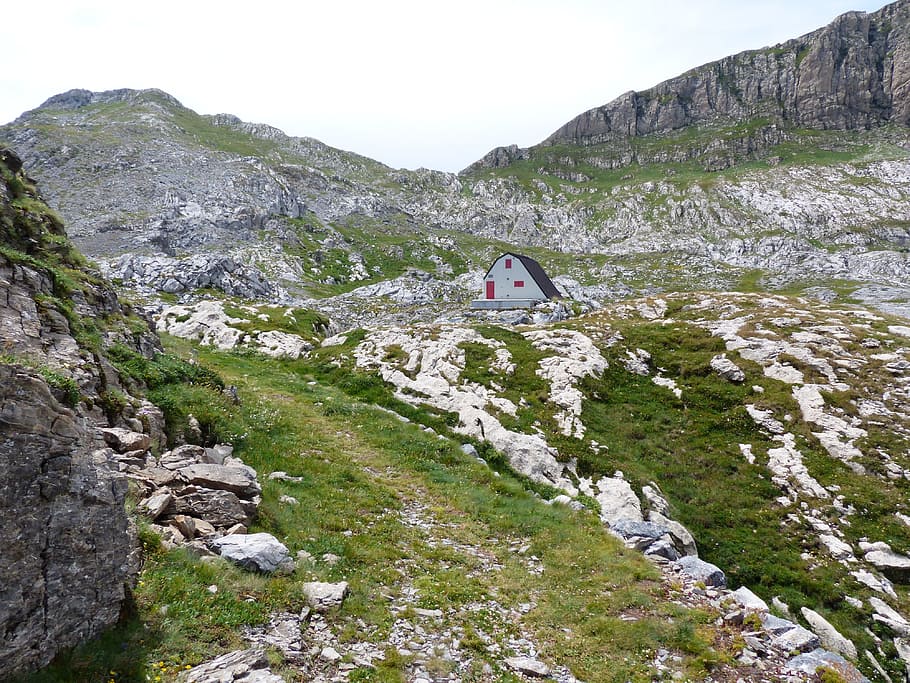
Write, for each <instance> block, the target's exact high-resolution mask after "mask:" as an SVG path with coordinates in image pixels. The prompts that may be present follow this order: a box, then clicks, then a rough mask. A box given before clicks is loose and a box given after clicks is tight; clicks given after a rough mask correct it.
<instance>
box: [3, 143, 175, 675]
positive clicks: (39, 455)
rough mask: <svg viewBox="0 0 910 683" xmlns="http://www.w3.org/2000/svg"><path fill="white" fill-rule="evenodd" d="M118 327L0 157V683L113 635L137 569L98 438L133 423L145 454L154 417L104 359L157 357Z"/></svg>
mask: <svg viewBox="0 0 910 683" xmlns="http://www.w3.org/2000/svg"><path fill="white" fill-rule="evenodd" d="M130 316H131V312H130V311H129V310H128V309H127V308H125V307H124V306H123V305H121V304H120V302H119V301H118V299H117V297H116V295H115V294H114V291H113V290H112V289H111V287H110V286H109V285H106V284H105V283H104V282H103V281H102V280H100V279H99V278H98V277H97V276H96V275H94V274H93V273H91V272H89V271H88V270H87V268H86V267H85V265H84V261H83V260H82V258H81V256H80V255H79V254H78V253H76V252H75V251H74V250H73V248H72V247H71V245H70V244H69V242H68V240H67V238H66V234H65V233H64V230H63V225H62V223H61V221H60V219H59V217H58V216H57V215H56V214H54V212H52V211H51V210H50V209H48V207H47V206H46V205H45V204H44V203H43V201H42V200H41V197H40V195H39V194H38V192H37V189H36V188H35V186H34V184H33V181H32V180H31V179H30V178H28V177H27V176H26V175H25V173H24V172H23V170H22V163H21V161H20V160H19V158H18V157H17V156H16V155H15V154H13V153H12V152H10V151H8V150H3V149H0V545H2V547H3V552H2V553H0V678H4V679H5V678H7V677H8V676H9V675H11V674H13V673H18V672H22V671H28V670H31V669H35V668H38V667H40V666H43V665H45V664H47V663H48V662H50V660H51V659H52V658H53V657H54V655H55V654H56V653H57V652H59V651H60V650H62V649H65V648H69V647H72V646H75V645H77V644H79V643H80V642H82V641H84V640H86V639H89V638H92V637H94V636H96V635H98V634H99V633H100V632H101V631H102V630H104V629H106V628H108V627H110V626H111V625H112V624H114V623H115V622H116V621H117V619H118V617H119V615H120V611H121V606H122V603H123V600H124V598H125V596H126V592H127V590H128V588H129V586H130V584H131V582H132V581H133V579H134V578H135V575H136V573H137V571H138V563H137V561H136V559H137V558H136V555H135V552H134V548H135V531H134V529H133V528H132V526H131V524H130V522H129V520H128V518H127V515H126V512H125V510H124V505H123V503H124V498H125V496H126V492H127V480H126V478H125V477H124V476H123V475H122V474H121V473H120V472H119V468H118V466H117V463H116V462H115V461H114V460H113V459H112V457H111V451H110V449H107V448H105V440H106V439H110V440H114V441H118V442H120V441H121V439H127V435H128V434H129V433H131V430H130V429H126V426H127V425H131V426H132V428H133V429H139V430H144V431H145V433H144V434H142V435H140V436H141V437H142V438H141V441H142V443H143V444H145V445H146V446H149V445H151V444H152V442H153V441H154V442H156V446H157V440H158V438H159V437H160V422H163V420H159V419H158V418H160V412H158V411H156V410H154V409H153V407H152V406H150V405H143V404H141V403H140V401H139V400H138V399H136V400H135V401H127V400H125V394H122V390H123V386H122V384H121V382H120V378H119V376H118V374H117V372H116V370H115V369H114V368H113V366H112V365H111V363H110V361H109V360H108V359H107V357H106V355H105V351H104V348H105V346H106V345H111V344H114V343H118V344H122V345H125V346H127V347H129V348H130V349H131V350H132V351H133V352H135V353H137V354H138V353H143V352H145V353H148V354H151V353H153V352H154V351H155V349H156V347H157V338H156V337H155V336H154V335H153V334H152V333H151V332H150V331H149V330H148V327H147V325H146V323H145V322H144V321H143V320H142V319H140V318H137V317H135V316H132V317H130ZM128 317H130V319H129V320H128V321H127V318H128ZM127 322H128V323H129V324H127ZM111 392H121V393H119V394H116V395H121V396H124V400H123V402H122V403H123V404H122V405H118V404H117V403H116V402H114V401H110V400H109V401H107V402H106V401H105V400H104V396H105V395H106V396H108V397H110V396H112V395H115V394H113V393H111ZM141 410H145V411H146V412H145V413H141V414H140V411H141ZM140 417H144V418H145V423H143V422H142V421H141V420H140V419H139V418H140ZM99 428H113V429H108V430H107V432H106V433H104V432H102V430H101V429H99ZM156 429H157V430H158V431H156ZM126 443H127V442H125V441H124V442H123V444H122V445H125V444H126ZM130 443H132V442H130Z"/></svg>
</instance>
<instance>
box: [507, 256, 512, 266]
mask: <svg viewBox="0 0 910 683" xmlns="http://www.w3.org/2000/svg"><path fill="white" fill-rule="evenodd" d="M511 267H512V259H510V258H507V259H506V268H511Z"/></svg>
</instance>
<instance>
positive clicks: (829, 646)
mask: <svg viewBox="0 0 910 683" xmlns="http://www.w3.org/2000/svg"><path fill="white" fill-rule="evenodd" d="M800 611H801V612H802V615H803V618H804V619H805V620H806V621H807V622H808V624H809V626H810V627H812V630H813V631H815V634H816V635H817V636H818V638H819V640H820V641H821V646H822V647H823V648H825V649H826V650H830V651H832V652H836V653H837V654H840V655H843V656H844V657H848V658H850V659H856V646H855V645H854V644H853V641H851V640H850V639H849V638H845V637H844V636H842V635H841V634H840V632H839V631H838V630H837V629H836V628H834V626H832V625H831V623H829V622H828V620H827V619H825V618H824V617H823V616H822V615H821V614H819V613H818V612H815V611H813V610H811V609H809V608H808V607H803V608H802V609H801V610H800Z"/></svg>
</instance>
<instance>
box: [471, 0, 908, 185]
mask: <svg viewBox="0 0 910 683" xmlns="http://www.w3.org/2000/svg"><path fill="white" fill-rule="evenodd" d="M908 44H910V4H908V3H907V2H906V0H901V1H899V2H895V3H892V4H890V5H888V6H886V7H884V8H882V9H881V10H879V11H878V12H874V13H871V14H867V13H865V12H848V13H847V14H844V15H842V16H840V17H838V18H837V19H835V20H834V21H833V22H832V23H831V24H829V25H828V26H826V27H824V28H821V29H819V30H817V31H814V32H812V33H809V34H807V35H805V36H802V37H800V38H795V39H793V40H789V41H787V42H785V43H782V44H779V45H775V46H773V47H768V48H764V49H760V50H749V51H747V52H742V53H740V54H737V55H733V56H730V57H726V58H724V59H721V60H719V61H716V62H712V63H710V64H705V65H704V66H700V67H698V68H695V69H692V70H690V71H688V72H686V73H685V74H683V75H681V76H678V77H676V78H673V79H671V80H668V81H664V82H663V83H660V84H659V85H657V86H655V87H653V88H651V89H649V90H645V91H642V92H634V91H633V92H628V93H625V94H624V95H621V96H620V97H618V98H617V99H615V100H614V101H612V102H610V103H609V104H606V105H603V106H601V107H597V108H595V109H591V110H589V111H586V112H585V113H583V114H581V115H579V116H578V117H576V118H574V119H572V120H571V121H569V122H568V123H566V124H565V125H563V126H562V127H560V128H559V129H558V130H556V131H555V132H554V133H553V134H552V135H550V136H549V137H548V138H547V139H546V140H544V142H543V143H542V144H543V145H545V146H546V145H556V144H565V143H569V144H575V145H583V146H591V145H598V144H603V143H626V144H625V145H623V149H624V150H625V153H626V156H627V158H628V160H629V161H632V160H633V159H638V160H640V161H645V160H646V159H645V158H641V157H639V154H638V152H637V151H636V150H635V149H634V148H633V147H630V146H629V145H628V141H629V140H630V139H631V138H636V137H642V136H647V135H654V134H661V133H668V132H671V131H675V130H679V129H682V128H686V127H690V126H697V125H702V124H710V125H717V124H718V123H720V124H724V123H726V124H732V123H741V122H743V121H751V120H756V119H760V120H761V123H760V124H759V125H757V126H756V127H755V128H754V129H753V130H744V131H743V132H742V134H741V135H740V136H739V137H737V138H735V139H733V140H732V142H731V147H730V151H731V152H734V153H737V155H738V156H740V157H743V156H746V155H748V154H749V153H751V152H753V151H755V149H757V148H767V147H768V146H769V145H770V144H776V143H777V142H780V141H781V139H782V135H781V133H780V131H779V130H778V129H777V126H779V125H780V126H785V127H786V126H796V127H800V128H817V129H832V128H833V129H841V130H851V129H868V128H872V127H875V126H881V125H883V124H886V123H889V122H892V123H897V124H900V125H904V126H906V125H910V86H908V85H907V83H908V79H910V49H908ZM527 156H528V154H527V150H520V149H518V148H515V147H512V148H497V149H495V150H493V151H492V152H490V153H489V154H487V155H486V156H485V157H484V158H483V159H481V160H480V161H479V162H477V164H475V166H474V167H472V168H476V167H498V166H507V165H510V164H512V163H513V162H514V161H515V160H516V159H521V158H527Z"/></svg>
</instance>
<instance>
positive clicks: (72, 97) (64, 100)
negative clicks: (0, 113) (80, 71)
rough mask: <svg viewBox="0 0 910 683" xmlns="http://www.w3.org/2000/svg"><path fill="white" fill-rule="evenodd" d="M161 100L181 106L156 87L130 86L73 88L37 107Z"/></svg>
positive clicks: (65, 107) (176, 100) (82, 105)
mask: <svg viewBox="0 0 910 683" xmlns="http://www.w3.org/2000/svg"><path fill="white" fill-rule="evenodd" d="M162 100H163V101H164V102H165V103H167V104H170V105H173V106H175V107H183V105H182V104H181V103H180V101H179V100H178V99H177V98H176V97H174V96H173V95H170V94H168V93H166V92H164V91H163V90H159V89H158V88H146V89H143V90H134V89H132V88H118V89H116V90H104V91H102V92H92V91H91V90H85V89H83V88H74V89H73V90H67V91H66V92H62V93H59V94H57V95H54V96H53V97H50V98H48V99H47V100H45V101H44V102H43V103H42V104H41V106H39V107H38V109H80V108H82V107H86V106H88V105H90V104H104V103H109V102H143V101H152V102H157V103H161V102H162Z"/></svg>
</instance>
